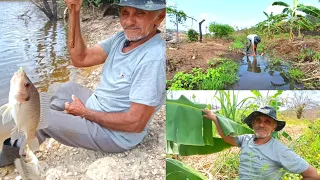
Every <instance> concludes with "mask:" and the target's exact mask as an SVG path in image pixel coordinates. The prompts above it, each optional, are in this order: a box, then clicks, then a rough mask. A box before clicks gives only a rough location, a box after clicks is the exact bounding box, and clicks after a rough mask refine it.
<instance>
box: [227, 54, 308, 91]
mask: <svg viewBox="0 0 320 180" xmlns="http://www.w3.org/2000/svg"><path fill="white" fill-rule="evenodd" d="M289 66H290V65H289V64H288V63H285V62H282V61H278V62H277V63H274V62H272V61H271V60H269V57H268V56H244V57H243V58H242V61H241V63H240V67H239V72H238V76H239V77H240V78H239V81H238V82H237V83H236V84H234V85H233V86H232V87H231V88H232V89H247V90H249V89H266V90H272V89H283V90H286V89H295V88H299V89H301V88H303V86H302V85H300V84H296V83H295V82H294V81H293V80H291V79H290V78H289V75H288V70H289Z"/></svg>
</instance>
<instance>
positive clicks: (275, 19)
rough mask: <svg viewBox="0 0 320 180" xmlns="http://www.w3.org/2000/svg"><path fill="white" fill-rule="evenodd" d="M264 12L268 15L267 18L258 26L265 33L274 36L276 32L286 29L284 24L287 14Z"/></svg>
mask: <svg viewBox="0 0 320 180" xmlns="http://www.w3.org/2000/svg"><path fill="white" fill-rule="evenodd" d="M263 13H264V15H265V16H266V17H267V19H266V20H264V21H262V22H261V23H259V24H258V25H257V27H258V28H259V29H260V30H261V31H262V32H263V33H264V34H266V35H267V36H268V37H270V38H273V37H274V35H275V34H276V33H278V32H281V31H284V29H283V28H282V25H283V24H284V21H283V20H284V19H285V18H286V17H287V15H286V14H278V15H273V13H270V14H267V13H266V12H263Z"/></svg>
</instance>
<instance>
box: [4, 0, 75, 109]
mask: <svg viewBox="0 0 320 180" xmlns="http://www.w3.org/2000/svg"><path fill="white" fill-rule="evenodd" d="M25 12H27V13H26V14H27V16H22V17H21V16H20V15H22V14H24V13H25ZM70 64H71V62H70V60H69V55H68V51H67V47H66V27H65V24H64V22H63V21H57V22H49V21H48V19H47V18H46V17H45V15H44V14H43V13H42V12H41V11H39V10H38V9H37V8H36V7H35V6H34V5H33V4H32V3H31V2H28V1H20V0H18V1H12V0H11V1H2V0H0V89H1V91H0V104H3V103H5V102H7V99H8V92H9V84H10V79H11V77H12V75H13V73H14V72H15V71H17V70H18V69H19V67H23V68H24V69H25V71H26V73H27V74H28V76H29V78H30V79H31V81H32V82H33V83H34V84H35V85H36V87H37V88H38V90H39V91H47V89H48V85H49V84H52V83H54V82H65V81H68V80H69V79H70V76H71V74H72V73H71V72H72V71H73V69H74V68H73V67H72V66H70Z"/></svg>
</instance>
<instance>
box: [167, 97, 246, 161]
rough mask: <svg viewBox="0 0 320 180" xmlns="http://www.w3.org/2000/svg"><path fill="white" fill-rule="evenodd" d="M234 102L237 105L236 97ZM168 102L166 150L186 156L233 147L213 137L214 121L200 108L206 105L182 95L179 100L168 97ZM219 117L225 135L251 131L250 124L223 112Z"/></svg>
mask: <svg viewBox="0 0 320 180" xmlns="http://www.w3.org/2000/svg"><path fill="white" fill-rule="evenodd" d="M222 98H225V97H222ZM234 101H235V103H234V104H236V99H234ZM229 102H230V100H229ZM166 105H167V112H166V113H167V116H166V117H167V123H166V127H167V129H166V133H167V153H169V154H180V155H183V156H189V155H195V154H211V153H215V152H219V151H222V150H223V149H226V148H229V147H231V145H229V144H227V143H226V142H224V141H223V140H222V139H221V138H217V137H214V136H215V134H213V130H212V128H213V127H212V121H211V120H208V119H205V118H203V116H202V111H201V109H203V108H205V107H206V105H205V104H196V103H193V102H191V101H190V100H188V99H187V98H186V97H184V96H181V97H180V98H179V99H178V100H167V104H166ZM217 116H218V120H219V122H220V125H221V127H222V129H223V132H224V134H226V135H241V134H248V133H252V130H251V129H249V128H247V127H244V126H242V125H240V124H238V123H236V122H234V121H232V120H230V119H228V118H226V117H224V116H222V115H220V114H217Z"/></svg>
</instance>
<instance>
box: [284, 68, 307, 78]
mask: <svg viewBox="0 0 320 180" xmlns="http://www.w3.org/2000/svg"><path fill="white" fill-rule="evenodd" d="M288 72H289V76H290V77H291V78H292V79H294V80H299V79H302V78H304V74H303V72H302V71H300V70H299V69H295V68H292V69H290V70H289V71H288Z"/></svg>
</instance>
